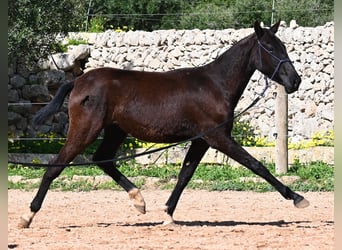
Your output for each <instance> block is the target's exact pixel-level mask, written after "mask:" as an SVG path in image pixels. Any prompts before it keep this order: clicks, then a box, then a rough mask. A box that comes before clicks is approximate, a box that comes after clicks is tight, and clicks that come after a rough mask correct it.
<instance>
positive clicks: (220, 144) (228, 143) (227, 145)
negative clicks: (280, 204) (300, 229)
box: [206, 132, 310, 208]
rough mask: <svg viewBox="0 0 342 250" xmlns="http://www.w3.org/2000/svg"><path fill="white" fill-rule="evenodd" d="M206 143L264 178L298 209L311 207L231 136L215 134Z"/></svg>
mask: <svg viewBox="0 0 342 250" xmlns="http://www.w3.org/2000/svg"><path fill="white" fill-rule="evenodd" d="M206 141H207V142H208V143H209V145H210V146H212V147H213V148H216V149H218V150H220V151H221V152H223V153H224V154H226V155H228V156H229V157H231V158H232V159H234V160H235V161H237V162H239V163H240V164H242V165H244V166H245V167H247V168H248V169H250V170H252V171H253V172H254V173H255V174H257V175H259V176H260V177H262V178H264V179H265V180H266V181H267V182H268V183H270V184H271V185H272V186H273V187H274V188H275V189H276V190H277V191H278V192H279V193H280V194H281V195H282V196H283V197H284V198H285V199H288V200H293V202H294V205H295V206H296V207H297V208H305V207H307V206H309V204H310V203H309V201H307V200H306V199H305V198H304V197H303V196H301V195H299V194H297V193H295V192H293V191H292V190H291V189H290V188H289V187H287V186H285V185H284V184H283V183H281V182H280V181H279V180H278V179H277V178H275V177H274V176H273V175H272V174H271V173H270V172H269V171H268V169H267V168H266V167H265V166H264V165H263V164H262V163H261V162H259V161H258V160H256V159H255V158H254V157H253V156H251V155H250V154H249V153H248V152H247V151H246V150H245V149H244V148H243V147H242V146H241V145H239V144H238V143H237V142H236V141H235V140H234V139H233V138H231V137H230V136H227V135H226V134H225V133H224V132H223V133H219V132H218V133H215V135H214V136H210V137H208V138H206Z"/></svg>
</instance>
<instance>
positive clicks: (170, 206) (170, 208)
mask: <svg viewBox="0 0 342 250" xmlns="http://www.w3.org/2000/svg"><path fill="white" fill-rule="evenodd" d="M208 148H209V145H208V144H207V143H206V142H205V141H203V140H202V139H198V140H195V141H193V142H192V144H191V146H190V148H189V150H188V152H187V154H186V156H185V159H184V162H183V165H182V169H181V171H180V173H179V176H178V181H177V184H176V186H175V188H174V190H173V191H172V194H171V196H170V198H169V199H168V201H167V202H166V208H165V211H166V213H167V214H168V216H169V217H170V218H169V219H170V221H165V222H164V224H168V223H172V222H173V218H172V215H173V212H174V211H175V209H176V206H177V203H178V200H179V198H180V196H181V194H182V192H183V190H184V188H185V187H186V185H187V184H188V183H189V181H190V179H191V177H192V176H193V174H194V172H195V170H196V168H197V166H198V164H199V163H200V161H201V159H202V157H203V155H204V154H205V152H206V151H207V150H208Z"/></svg>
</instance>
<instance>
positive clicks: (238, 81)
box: [208, 37, 255, 107]
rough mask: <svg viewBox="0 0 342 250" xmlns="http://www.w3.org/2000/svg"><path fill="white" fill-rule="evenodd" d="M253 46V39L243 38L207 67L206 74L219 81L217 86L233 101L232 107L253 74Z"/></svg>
mask: <svg viewBox="0 0 342 250" xmlns="http://www.w3.org/2000/svg"><path fill="white" fill-rule="evenodd" d="M254 46H255V41H253V37H248V38H245V39H243V40H241V41H240V42H238V43H237V44H235V45H234V46H233V47H231V48H230V49H228V50H227V51H226V52H224V53H223V54H222V55H220V56H219V57H218V58H217V59H216V60H215V61H213V62H212V63H211V64H209V65H208V68H209V69H208V72H210V74H212V75H215V77H216V79H220V82H219V83H218V84H221V85H222V87H223V89H224V90H225V91H226V92H227V95H229V96H230V99H231V100H233V106H234V107H235V105H236V104H237V101H238V100H239V98H240V97H241V95H242V93H243V91H244V89H245V88H246V86H247V84H248V82H249V80H250V78H251V77H252V75H253V73H254V72H255V64H254V63H253V62H252V57H253V55H252V53H253V47H254Z"/></svg>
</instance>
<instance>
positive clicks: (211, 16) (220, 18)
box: [178, 1, 234, 29]
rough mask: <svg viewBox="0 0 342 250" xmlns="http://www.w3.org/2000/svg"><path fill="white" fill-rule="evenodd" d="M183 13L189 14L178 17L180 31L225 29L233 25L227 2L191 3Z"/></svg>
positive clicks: (232, 17)
mask: <svg viewBox="0 0 342 250" xmlns="http://www.w3.org/2000/svg"><path fill="white" fill-rule="evenodd" d="M230 2H231V1H230ZM184 12H186V13H189V14H187V15H182V16H181V17H180V20H179V24H178V28H180V29H193V28H197V29H226V28H228V27H232V26H233V24H234V16H233V13H232V11H231V10H230V9H229V1H208V2H207V1H205V2H204V1H202V2H200V3H197V4H194V3H193V4H191V5H189V6H187V9H185V11H184Z"/></svg>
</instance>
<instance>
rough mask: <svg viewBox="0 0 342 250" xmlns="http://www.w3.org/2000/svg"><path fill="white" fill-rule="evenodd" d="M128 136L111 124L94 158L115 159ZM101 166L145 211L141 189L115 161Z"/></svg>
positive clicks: (136, 204) (139, 207) (142, 211)
mask: <svg viewBox="0 0 342 250" xmlns="http://www.w3.org/2000/svg"><path fill="white" fill-rule="evenodd" d="M126 137H127V133H126V132H124V131H123V130H122V129H120V128H119V127H117V126H116V125H110V126H108V127H105V129H104V138H103V140H102V143H101V145H100V146H99V148H98V149H97V150H96V152H95V154H94V157H93V160H94V161H103V160H110V159H113V158H114V156H115V154H116V152H117V150H118V149H119V147H120V145H121V144H122V142H123V141H124V140H125V138H126ZM98 165H99V167H100V168H102V169H103V170H104V172H105V173H106V174H108V175H109V176H111V177H112V178H113V179H114V180H115V181H116V182H117V183H118V184H119V185H120V186H121V187H122V188H123V189H125V190H126V191H127V192H128V194H129V197H130V198H131V199H133V200H134V206H135V208H136V209H137V210H138V211H139V212H140V213H143V214H144V213H145V212H146V209H145V201H144V198H143V197H142V195H141V193H140V191H139V189H138V188H137V187H136V186H135V185H134V184H133V183H132V182H131V181H129V180H128V179H127V178H126V176H124V175H123V174H122V173H121V172H120V171H119V170H118V169H117V168H116V167H115V166H114V164H113V162H106V163H99V164H98Z"/></svg>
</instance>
